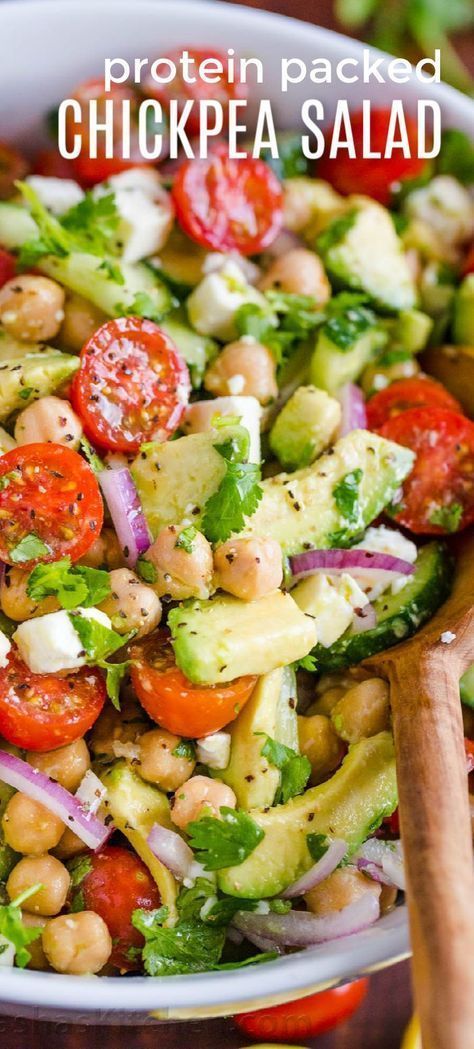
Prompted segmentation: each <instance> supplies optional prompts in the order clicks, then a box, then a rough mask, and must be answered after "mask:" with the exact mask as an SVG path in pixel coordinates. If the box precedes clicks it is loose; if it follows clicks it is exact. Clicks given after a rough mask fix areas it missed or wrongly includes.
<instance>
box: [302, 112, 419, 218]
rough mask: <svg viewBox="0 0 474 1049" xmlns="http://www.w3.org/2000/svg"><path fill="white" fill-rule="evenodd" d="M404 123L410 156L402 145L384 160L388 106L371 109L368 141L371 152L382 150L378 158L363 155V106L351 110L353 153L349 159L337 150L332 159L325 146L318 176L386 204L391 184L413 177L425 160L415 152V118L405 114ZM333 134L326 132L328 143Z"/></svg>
mask: <svg viewBox="0 0 474 1049" xmlns="http://www.w3.org/2000/svg"><path fill="white" fill-rule="evenodd" d="M405 119H406V127H407V135H408V141H409V145H410V153H411V157H404V156H403V152H402V150H401V149H397V150H395V151H394V152H393V153H392V156H391V157H387V159H386V160H384V157H383V155H384V152H385V145H386V140H387V131H388V127H389V121H390V110H389V109H372V112H371V117H370V145H371V150H372V152H379V153H381V158H380V159H375V158H373V159H369V158H364V155H363V154H364V138H363V125H364V121H363V116H362V110H360V111H358V112H356V113H351V127H352V133H353V136H354V146H355V153H356V155H355V157H354V158H353V159H351V158H350V157H347V156H346V155H345V154H343V155H341V154H340V153H338V155H337V157H334V158H333V159H332V160H331V158H330V157H329V155H328V148H327V151H326V153H325V154H324V156H323V157H322V158H321V160H319V161H318V166H317V175H318V178H323V179H326V180H327V181H328V182H330V183H331V185H332V186H334V189H336V190H337V191H338V192H339V193H347V194H349V193H364V194H365V196H366V197H373V198H374V200H378V201H379V202H380V204H389V203H390V199H391V195H392V193H391V186H392V185H393V183H395V182H401V181H402V180H403V179H407V178H410V179H411V178H416V176H417V175H420V174H421V172H422V171H423V169H424V168H425V167H426V160H422V159H421V158H420V157H419V156H418V129H417V123H416V120H414V119H413V118H412V117H409V116H406V117H405ZM331 135H332V130H331V132H328V133H327V135H326V146H327V147H328V145H329V142H330V139H331Z"/></svg>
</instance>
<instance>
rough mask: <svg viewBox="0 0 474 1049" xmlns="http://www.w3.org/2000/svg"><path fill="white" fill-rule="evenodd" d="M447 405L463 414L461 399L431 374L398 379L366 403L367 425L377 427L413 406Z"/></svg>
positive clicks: (374, 428)
mask: <svg viewBox="0 0 474 1049" xmlns="http://www.w3.org/2000/svg"><path fill="white" fill-rule="evenodd" d="M428 407H433V408H448V409H449V410H450V411H452V412H459V414H460V415H462V414H463V410H462V408H461V405H460V404H459V401H457V400H456V398H455V397H453V396H452V394H450V393H449V392H448V390H447V389H446V388H445V387H444V386H442V385H441V383H440V382H436V380H435V379H430V378H428V377H426V378H421V377H418V376H417V377H416V378H413V379H397V381H396V382H392V383H391V384H390V386H387V387H386V388H385V389H384V390H380V391H379V393H376V394H374V396H373V397H371V398H370V400H369V401H368V402H367V426H368V429H369V430H378V429H380V427H381V426H383V425H384V424H385V423H386V422H388V420H389V419H393V418H395V416H397V415H400V414H401V413H402V412H406V411H409V410H410V409H411V408H428Z"/></svg>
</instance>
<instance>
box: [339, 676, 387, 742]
mask: <svg viewBox="0 0 474 1049" xmlns="http://www.w3.org/2000/svg"><path fill="white" fill-rule="evenodd" d="M331 720H332V723H333V725H334V728H335V730H336V732H337V734H338V735H339V736H340V737H341V739H344V740H346V742H347V743H356V742H357V741H358V740H359V739H365V738H367V737H369V736H376V735H377V732H383V730H384V729H387V728H389V726H390V703H389V689H388V684H387V682H386V681H383V679H382V678H380V677H373V678H368V680H367V681H360V682H359V684H358V685H354V686H353V688H350V689H349V691H348V692H346V694H345V696H343V697H342V699H340V700H339V702H338V703H336V706H335V707H334V708H333V710H332V712H331Z"/></svg>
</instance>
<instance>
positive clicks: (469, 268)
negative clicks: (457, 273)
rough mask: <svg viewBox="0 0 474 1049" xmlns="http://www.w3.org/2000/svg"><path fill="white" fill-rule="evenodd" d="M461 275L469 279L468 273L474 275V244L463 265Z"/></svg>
mask: <svg viewBox="0 0 474 1049" xmlns="http://www.w3.org/2000/svg"><path fill="white" fill-rule="evenodd" d="M461 273H462V275H463V277H467V275H468V273H474V244H473V245H472V247H470V248H469V251H468V253H467V255H466V258H465V259H464V262H463V264H462V270H461Z"/></svg>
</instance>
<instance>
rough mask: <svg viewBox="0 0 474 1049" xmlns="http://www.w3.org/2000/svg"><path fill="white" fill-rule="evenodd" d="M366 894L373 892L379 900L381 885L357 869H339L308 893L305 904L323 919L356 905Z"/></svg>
mask: <svg viewBox="0 0 474 1049" xmlns="http://www.w3.org/2000/svg"><path fill="white" fill-rule="evenodd" d="M366 892H371V893H372V895H373V896H375V897H376V899H379V897H380V885H379V884H378V883H377V882H375V881H371V879H370V878H367V877H366V875H365V874H361V872H360V871H358V870H356V868H355V867H338V868H337V870H335V871H333V873H332V874H330V875H329V878H325V879H324V881H321V882H320V883H319V885H315V887H314V889H311V890H310V891H309V892H307V893H306V896H305V903H306V906H307V907H308V910H310V911H311V912H312V913H313V914H317V915H318V917H321V918H323V917H325V915H326V914H333V913H334V911H341V910H342V909H343V907H348V906H349V904H350V903H355V901H356V900H359V899H360V897H361V896H364V895H365V893H366Z"/></svg>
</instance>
